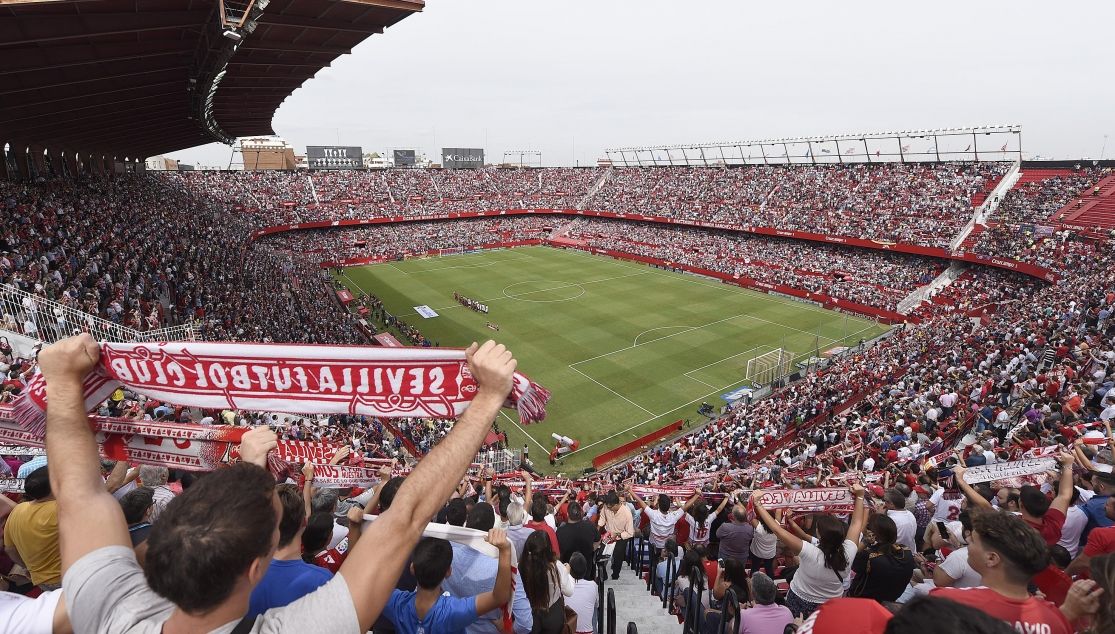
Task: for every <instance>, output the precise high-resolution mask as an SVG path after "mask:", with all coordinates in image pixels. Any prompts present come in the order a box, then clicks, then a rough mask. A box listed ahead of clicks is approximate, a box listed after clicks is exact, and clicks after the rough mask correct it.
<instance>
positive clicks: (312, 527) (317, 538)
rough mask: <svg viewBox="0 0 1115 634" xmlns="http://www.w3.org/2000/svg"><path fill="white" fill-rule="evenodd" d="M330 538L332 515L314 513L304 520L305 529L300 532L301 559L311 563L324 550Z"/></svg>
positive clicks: (331, 533) (331, 534) (331, 536)
mask: <svg viewBox="0 0 1115 634" xmlns="http://www.w3.org/2000/svg"><path fill="white" fill-rule="evenodd" d="M332 538H333V514H332V513H314V514H313V515H311V516H310V517H308V518H306V529H305V530H304V531H302V558H303V559H305V560H306V561H312V560H313V558H314V555H316V554H318V553H319V552H321V551H323V550H325V547H326V546H328V545H329V540H330V539H332Z"/></svg>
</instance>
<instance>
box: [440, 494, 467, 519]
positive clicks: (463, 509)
mask: <svg viewBox="0 0 1115 634" xmlns="http://www.w3.org/2000/svg"><path fill="white" fill-rule="evenodd" d="M467 517H468V504H466V503H465V501H464V500H462V499H461V498H456V499H453V500H449V504H447V505H446V506H445V523H446V524H450V525H452V526H464V525H465V519H466V518H467Z"/></svg>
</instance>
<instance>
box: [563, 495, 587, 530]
mask: <svg viewBox="0 0 1115 634" xmlns="http://www.w3.org/2000/svg"><path fill="white" fill-rule="evenodd" d="M565 514H566V515H568V516H569V523H570V524H572V523H575V522H579V521H581V518H583V517H584V514H585V513H584V511H582V510H581V505H580V504H577V501H576V500H574V501H572V502H570V503H569V504H568V506H566V507H565Z"/></svg>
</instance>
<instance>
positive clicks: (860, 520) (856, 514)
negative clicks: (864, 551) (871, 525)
mask: <svg viewBox="0 0 1115 634" xmlns="http://www.w3.org/2000/svg"><path fill="white" fill-rule="evenodd" d="M851 489H852V495H854V496H856V505H855V507H854V508H853V509H852V520H851V521H850V522H849V523H848V539H850V540H852V541H854V542H856V543H857V544H858V543H859V540H860V535H862V534H863V527H864V526H866V525H867V509H866V508H864V506H863V495H864V491H863V485H862V484H859V483H858V482H857V483H856V484H853V485H852V486H851Z"/></svg>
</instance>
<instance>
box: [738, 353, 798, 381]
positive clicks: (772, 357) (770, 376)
mask: <svg viewBox="0 0 1115 634" xmlns="http://www.w3.org/2000/svg"><path fill="white" fill-rule="evenodd" d="M793 359H794V354H793V353H792V352H790V351H789V350H786V349H785V348H778V349H776V350H771V351H770V352H764V353H763V354H760V355H759V356H757V357H754V358H752V359H749V360H748V361H747V374H746V375H745V376H744V378H745V379H747V380H748V381H751V382H752V383H754V384H756V385H768V384H771V383H774V382H775V381H777V380H778V379H781V378H782V377H784V376H786V375H788V374H789V373H790V364H791V362H792V361H793Z"/></svg>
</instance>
